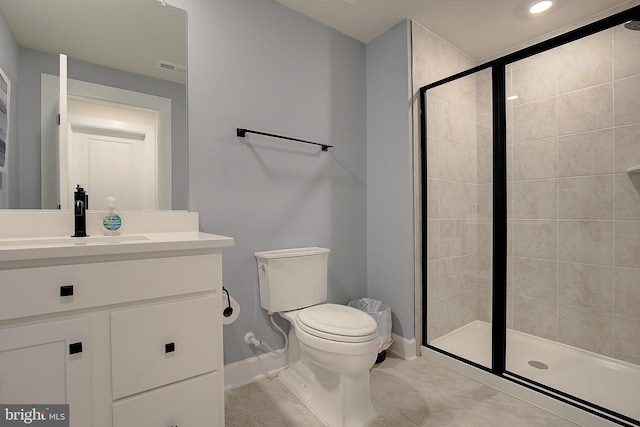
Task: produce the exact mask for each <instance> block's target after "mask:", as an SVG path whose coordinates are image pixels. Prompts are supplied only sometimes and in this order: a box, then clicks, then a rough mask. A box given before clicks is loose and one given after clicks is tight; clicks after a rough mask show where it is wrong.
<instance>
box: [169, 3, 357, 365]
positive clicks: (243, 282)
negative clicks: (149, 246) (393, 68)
mask: <svg viewBox="0 0 640 427" xmlns="http://www.w3.org/2000/svg"><path fill="white" fill-rule="evenodd" d="M172 4H174V5H176V6H178V7H181V8H183V9H185V10H186V11H187V12H188V29H189V55H188V57H189V83H188V87H189V95H188V99H189V209H190V210H192V211H197V212H199V213H200V223H201V224H200V227H201V230H202V231H204V232H209V233H216V234H223V235H228V236H232V237H234V238H235V239H236V245H235V246H234V247H232V248H229V249H226V250H225V251H224V255H223V274H224V284H225V286H226V287H227V288H228V289H229V290H230V291H231V295H232V296H233V297H234V298H236V299H237V300H238V302H239V303H240V306H241V313H240V317H239V319H238V320H237V321H236V322H235V323H233V324H231V325H227V326H225V327H224V342H225V363H226V364H229V363H232V362H235V361H239V360H243V359H247V358H249V357H252V356H254V355H255V354H256V353H254V352H253V351H252V349H251V348H249V346H247V345H246V344H245V343H244V342H243V336H244V334H245V333H246V332H248V331H253V332H255V333H256V335H257V337H258V338H259V339H261V340H264V341H266V342H267V343H268V344H269V345H271V347H273V348H280V347H282V345H283V339H282V337H281V336H279V335H278V334H277V332H275V331H274V330H273V328H272V327H271V325H270V323H269V322H268V317H267V316H266V314H265V311H264V310H262V309H261V308H260V298H259V290H258V275H257V268H256V260H255V258H254V256H253V253H254V252H255V251H260V250H270V249H281V248H291V247H303V246H322V247H327V248H330V249H331V254H330V256H329V296H328V299H329V301H332V302H337V303H346V302H347V301H349V300H351V299H356V298H361V297H363V296H365V294H366V292H367V288H366V286H367V284H366V282H367V270H366V238H367V236H366V221H367V216H366V214H367V212H366V178H367V176H366V153H367V146H366V105H365V104H366V92H365V90H366V85H365V79H364V76H365V46H364V45H363V44H362V43H360V42H357V41H355V40H353V39H351V38H349V37H347V36H345V35H343V34H340V33H338V32H336V31H334V30H332V29H330V28H328V27H326V26H324V25H322V24H320V23H318V22H316V21H313V20H311V19H309V18H307V17H305V16H303V15H301V14H299V13H297V12H294V11H292V10H291V9H288V8H286V7H284V6H282V5H280V4H278V3H276V2H275V1H271V0H242V1H238V0H217V1H215V2H212V1H210V0H189V1H187V0H180V1H178V0H176V1H174V2H172ZM236 127H246V128H249V129H255V130H259V131H266V132H271V133H277V134H283V135H288V136H294V137H298V138H302V139H309V140H312V141H319V142H326V143H329V144H333V145H334V146H335V148H333V149H331V150H329V151H328V152H321V151H320V150H319V149H318V148H315V147H312V146H305V145H301V144H296V143H293V142H288V141H283V140H278V139H271V138H266V137H260V136H257V135H249V136H248V138H247V139H246V142H243V141H241V140H240V139H238V138H237V137H236V136H235V130H236ZM277 321H278V323H279V324H280V325H282V326H283V327H288V325H287V323H286V321H284V320H283V319H277Z"/></svg>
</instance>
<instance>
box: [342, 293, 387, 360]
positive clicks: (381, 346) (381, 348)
mask: <svg viewBox="0 0 640 427" xmlns="http://www.w3.org/2000/svg"><path fill="white" fill-rule="evenodd" d="M347 305H348V306H349V307H353V308H357V309H358V310H361V311H364V312H365V313H367V314H368V315H369V316H371V317H373V318H374V320H375V321H376V323H377V325H378V358H377V359H376V363H381V362H383V361H384V360H385V358H386V357H387V349H388V348H389V347H390V346H391V343H393V339H392V338H391V307H389V306H388V305H386V304H383V303H382V301H378V300H375V299H372V298H360V299H357V300H353V301H349V303H348V304H347Z"/></svg>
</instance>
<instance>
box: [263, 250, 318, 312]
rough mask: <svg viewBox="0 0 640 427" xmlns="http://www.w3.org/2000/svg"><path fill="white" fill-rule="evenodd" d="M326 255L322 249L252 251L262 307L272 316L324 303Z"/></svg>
mask: <svg viewBox="0 0 640 427" xmlns="http://www.w3.org/2000/svg"><path fill="white" fill-rule="evenodd" d="M329 252H330V251H329V249H324V248H295V249H281V250H277V251H264V252H256V253H255V254H254V255H255V256H256V258H257V260H258V281H259V283H260V305H261V306H262V308H264V309H266V310H267V311H270V312H274V313H275V312H279V311H289V310H295V309H298V308H303V307H308V306H310V305H315V304H319V303H321V302H324V301H326V299H327V261H328V258H329Z"/></svg>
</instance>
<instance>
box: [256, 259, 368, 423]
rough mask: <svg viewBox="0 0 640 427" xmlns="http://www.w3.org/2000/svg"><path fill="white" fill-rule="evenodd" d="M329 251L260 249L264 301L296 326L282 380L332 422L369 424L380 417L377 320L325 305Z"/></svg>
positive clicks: (323, 417)
mask: <svg viewBox="0 0 640 427" xmlns="http://www.w3.org/2000/svg"><path fill="white" fill-rule="evenodd" d="M329 252H330V251H329V249H324V248H296V249H283V250H276V251H265V252H256V253H255V256H256V258H257V261H258V280H259V284H260V303H261V305H262V308H264V309H266V310H267V311H268V312H270V313H278V314H279V315H280V316H282V317H284V318H285V319H287V320H288V321H289V323H290V324H291V326H290V328H289V351H288V356H289V366H288V367H287V368H286V369H284V370H283V371H281V372H280V374H279V377H280V379H281V380H282V382H284V384H285V385H287V387H288V388H289V389H290V390H291V391H293V393H295V394H296V396H298V398H300V400H302V401H303V402H304V403H305V404H306V405H307V406H308V407H309V408H310V409H311V410H312V411H313V412H314V413H315V414H316V415H317V416H318V417H319V418H320V419H322V421H324V423H325V424H327V425H328V426H330V427H356V426H366V425H367V424H369V423H370V422H371V421H373V420H374V419H375V418H376V412H375V410H374V409H373V406H372V404H371V392H370V386H369V369H370V368H371V367H372V366H373V364H374V363H375V360H376V357H377V354H378V332H377V324H376V321H375V320H374V319H373V317H371V316H369V315H368V314H366V313H364V312H362V311H360V310H357V309H355V308H352V307H347V306H344V305H338V304H329V303H324V302H325V301H326V299H327V261H328V258H329Z"/></svg>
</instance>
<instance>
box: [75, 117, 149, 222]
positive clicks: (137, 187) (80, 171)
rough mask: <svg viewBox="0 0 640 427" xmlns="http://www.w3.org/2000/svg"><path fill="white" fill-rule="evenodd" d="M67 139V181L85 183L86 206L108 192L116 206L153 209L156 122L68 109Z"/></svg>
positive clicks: (100, 205) (103, 200) (98, 203)
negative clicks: (71, 112) (75, 112)
mask: <svg viewBox="0 0 640 427" xmlns="http://www.w3.org/2000/svg"><path fill="white" fill-rule="evenodd" d="M148 114H149V115H150V116H155V115H154V114H152V113H148ZM156 120H157V119H156ZM69 143H70V147H69V148H70V151H69V185H72V184H74V183H79V184H81V185H82V186H84V187H85V189H86V190H87V192H88V193H89V197H90V198H89V200H90V202H89V208H90V209H106V208H107V204H108V203H107V197H109V196H113V197H115V198H116V200H117V206H118V209H137V210H155V209H157V179H156V177H157V171H156V137H155V126H150V125H148V124H144V123H135V122H121V121H115V120H108V119H104V118H95V117H83V116H72V115H71V116H70V117H69ZM69 202H70V201H68V203H69Z"/></svg>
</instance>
